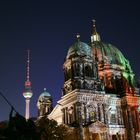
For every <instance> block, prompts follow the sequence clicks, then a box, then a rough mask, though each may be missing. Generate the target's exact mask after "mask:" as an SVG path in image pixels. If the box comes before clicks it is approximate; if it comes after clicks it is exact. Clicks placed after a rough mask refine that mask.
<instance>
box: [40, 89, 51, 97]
mask: <svg viewBox="0 0 140 140" xmlns="http://www.w3.org/2000/svg"><path fill="white" fill-rule="evenodd" d="M42 97H44V98H51V95H50V93H49V92H47V91H46V88H44V91H43V92H42V93H41V95H40V96H39V98H42Z"/></svg>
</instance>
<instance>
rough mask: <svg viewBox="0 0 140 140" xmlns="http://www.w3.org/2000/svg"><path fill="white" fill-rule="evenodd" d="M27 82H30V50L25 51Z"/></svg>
mask: <svg viewBox="0 0 140 140" xmlns="http://www.w3.org/2000/svg"><path fill="white" fill-rule="evenodd" d="M27 55H28V56H27V81H30V50H27Z"/></svg>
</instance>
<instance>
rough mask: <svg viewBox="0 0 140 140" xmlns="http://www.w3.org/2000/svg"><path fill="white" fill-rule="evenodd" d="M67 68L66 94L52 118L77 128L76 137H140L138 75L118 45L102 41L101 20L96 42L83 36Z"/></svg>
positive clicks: (110, 139) (125, 139)
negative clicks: (84, 40) (136, 77)
mask: <svg viewBox="0 0 140 140" xmlns="http://www.w3.org/2000/svg"><path fill="white" fill-rule="evenodd" d="M63 70H64V85H63V90H62V96H61V98H60V100H59V101H58V102H57V104H56V106H55V107H54V109H53V110H52V112H51V113H50V114H49V115H48V118H49V119H54V120H56V121H57V122H58V124H65V125H67V126H68V127H69V129H70V130H71V131H73V132H74V131H75V132H76V133H73V134H75V136H74V139H75V140H116V139H117V140H135V139H136V137H138V135H139V133H140V96H139V88H136V87H135V85H134V73H133V71H132V69H131V66H130V63H129V61H128V60H127V59H126V58H125V56H124V55H123V54H122V52H121V51H120V50H119V49H118V48H117V47H116V46H114V45H112V44H110V43H104V42H102V40H101V37H100V35H99V33H98V32H97V30H96V25H95V20H93V27H92V34H91V41H90V42H87V43H85V42H83V41H81V39H80V34H77V40H76V42H75V43H73V44H72V45H70V47H69V49H68V53H67V56H66V58H65V61H64V64H63ZM137 85H138V86H139V85H140V84H139V82H138V83H137ZM76 134H78V135H76ZM68 139H70V138H68Z"/></svg>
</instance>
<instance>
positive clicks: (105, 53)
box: [92, 41, 132, 72]
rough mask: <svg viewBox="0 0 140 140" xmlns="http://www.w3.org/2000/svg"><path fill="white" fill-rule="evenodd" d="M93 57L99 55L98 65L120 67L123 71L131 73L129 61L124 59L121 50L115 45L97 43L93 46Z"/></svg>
mask: <svg viewBox="0 0 140 140" xmlns="http://www.w3.org/2000/svg"><path fill="white" fill-rule="evenodd" d="M92 50H93V55H95V53H97V58H98V63H99V65H100V64H103V63H104V65H111V66H113V65H114V66H115V65H118V66H120V68H121V69H122V70H126V69H127V70H128V71H129V72H131V71H132V70H131V67H130V64H129V62H128V60H127V59H126V58H125V57H124V55H123V54H122V53H121V51H120V50H118V49H117V48H116V47H115V46H114V45H112V44H107V43H103V42H101V41H95V42H93V45H92Z"/></svg>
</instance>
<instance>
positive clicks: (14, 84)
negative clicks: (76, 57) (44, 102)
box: [0, 0, 140, 121]
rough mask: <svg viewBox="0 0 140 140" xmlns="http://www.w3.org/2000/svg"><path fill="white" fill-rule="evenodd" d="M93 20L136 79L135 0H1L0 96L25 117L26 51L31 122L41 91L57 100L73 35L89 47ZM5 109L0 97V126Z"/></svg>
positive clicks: (138, 13)
mask: <svg viewBox="0 0 140 140" xmlns="http://www.w3.org/2000/svg"><path fill="white" fill-rule="evenodd" d="M92 19H96V26H97V31H98V33H99V34H100V36H101V40H102V41H103V42H108V43H112V44H113V45H115V46H116V47H117V48H118V49H119V50H121V52H122V53H123V54H124V56H125V57H126V58H127V59H128V60H129V61H130V64H131V66H132V69H133V71H134V73H135V78H136V79H137V78H138V76H139V75H140V61H139V60H140V52H139V48H140V43H139V41H140V8H139V3H138V0H137V1H136V0H133V1H131V0H129V1H128V0H81V1H78V0H77V1H76V0H64V1H63V0H50V1H49V0H46V1H45V0H44V1H41V0H38V1H36V0H32V1H29V0H28V1H24V0H22V1H21V0H18V1H14V0H12V1H11V0H10V1H7V0H3V1H1V2H0V91H1V92H2V93H3V94H4V95H5V97H6V98H7V99H8V100H9V101H10V102H11V104H12V105H13V106H14V107H15V108H16V110H17V111H18V112H19V113H20V114H22V115H24V112H25V100H24V97H23V95H22V93H23V91H24V81H25V80H26V58H27V49H30V50H31V67H30V69H31V71H30V80H31V82H32V91H33V97H32V98H31V102H30V103H31V104H30V105H31V106H30V111H31V113H30V114H31V117H34V116H37V107H36V102H37V99H38V97H39V95H40V94H41V92H42V91H43V89H44V88H47V91H48V92H49V93H50V94H51V95H52V97H53V105H55V104H56V101H57V100H58V99H60V96H61V88H62V87H63V63H64V58H65V57H66V54H67V51H68V48H69V47H70V46H71V45H72V44H73V43H74V42H75V40H76V34H77V32H79V33H80V35H81V41H83V42H86V43H89V42H90V35H91V30H92ZM10 109H11V108H10V106H9V105H8V104H7V103H6V102H5V101H4V100H3V98H2V97H1V96H0V121H2V120H6V119H8V117H9V112H10Z"/></svg>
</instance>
